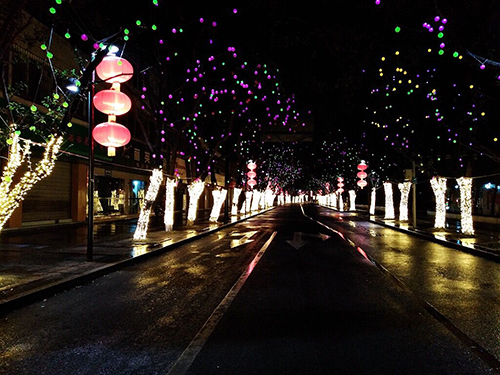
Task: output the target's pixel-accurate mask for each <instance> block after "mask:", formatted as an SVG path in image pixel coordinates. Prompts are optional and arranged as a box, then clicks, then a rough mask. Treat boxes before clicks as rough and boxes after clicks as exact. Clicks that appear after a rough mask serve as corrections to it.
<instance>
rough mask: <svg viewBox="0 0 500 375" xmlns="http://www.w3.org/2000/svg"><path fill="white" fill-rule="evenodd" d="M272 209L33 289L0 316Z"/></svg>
mask: <svg viewBox="0 0 500 375" xmlns="http://www.w3.org/2000/svg"><path fill="white" fill-rule="evenodd" d="M273 208H274V207H271V208H269V209H266V210H262V211H259V212H257V213H255V214H253V215H249V216H245V217H244V218H241V219H238V220H236V221H233V222H230V223H225V224H221V225H219V226H217V228H213V229H208V230H206V229H202V230H201V231H200V233H197V234H196V235H194V236H192V237H189V238H185V239H182V240H179V241H177V242H174V243H171V244H169V245H167V246H164V247H161V248H158V249H155V250H152V251H150V252H148V253H144V254H141V255H138V256H136V257H133V258H129V259H124V260H121V261H119V262H115V263H110V264H106V265H104V266H102V267H98V268H96V269H93V270H90V271H87V272H84V273H82V274H79V275H74V276H70V277H67V278H65V279H62V280H59V281H55V282H52V283H49V284H47V285H44V286H41V287H38V288H35V289H33V290H30V291H28V292H24V293H22V294H20V295H17V296H14V297H12V298H9V299H6V300H5V301H3V302H1V303H0V316H2V315H5V314H7V313H9V312H11V311H13V310H16V309H19V308H21V307H24V306H27V305H30V304H33V303H35V302H37V301H41V300H43V299H45V298H48V297H51V296H53V295H55V294H58V293H61V292H64V291H66V290H69V289H72V288H74V287H76V286H80V285H83V284H87V283H89V282H90V281H93V280H95V279H98V278H99V277H102V276H105V275H107V274H110V273H112V272H115V271H118V270H121V269H123V268H125V267H128V266H131V265H134V264H138V263H140V262H143V261H145V260H148V259H150V258H152V257H154V256H157V255H161V254H164V253H166V252H168V251H169V250H172V249H175V248H177V247H179V246H182V245H185V244H187V243H189V242H192V241H195V240H197V239H200V238H203V237H206V236H208V235H209V234H212V233H215V232H217V231H219V230H222V229H225V228H228V227H230V226H232V225H235V224H238V223H240V222H242V221H245V220H248V219H250V218H253V217H255V216H258V215H261V214H263V213H265V212H267V211H270V210H272V209H273Z"/></svg>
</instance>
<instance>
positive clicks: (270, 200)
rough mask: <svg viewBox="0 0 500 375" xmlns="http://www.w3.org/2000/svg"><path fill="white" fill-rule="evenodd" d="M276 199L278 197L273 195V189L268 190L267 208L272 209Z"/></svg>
mask: <svg viewBox="0 0 500 375" xmlns="http://www.w3.org/2000/svg"><path fill="white" fill-rule="evenodd" d="M274 198H276V195H275V194H273V191H272V190H271V189H267V190H266V192H265V207H266V208H269V207H272V205H273V202H274Z"/></svg>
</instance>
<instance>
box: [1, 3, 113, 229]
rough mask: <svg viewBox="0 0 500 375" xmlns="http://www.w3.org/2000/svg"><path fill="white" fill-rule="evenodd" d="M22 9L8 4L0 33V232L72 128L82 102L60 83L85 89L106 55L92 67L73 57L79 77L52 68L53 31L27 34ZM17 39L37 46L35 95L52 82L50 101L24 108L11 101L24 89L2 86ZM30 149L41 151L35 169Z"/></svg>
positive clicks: (98, 55)
mask: <svg viewBox="0 0 500 375" xmlns="http://www.w3.org/2000/svg"><path fill="white" fill-rule="evenodd" d="M26 3H27V1H18V2H14V1H11V2H8V4H7V7H6V9H7V17H6V18H5V20H4V21H5V22H4V23H3V25H2V27H1V28H0V76H1V79H0V88H1V93H2V95H3V97H4V99H5V100H6V103H7V104H6V106H5V107H3V108H2V109H1V117H2V121H3V122H4V123H5V124H7V126H6V127H4V128H2V129H1V130H0V141H1V142H2V146H6V155H7V163H6V166H5V167H4V169H3V171H2V177H1V187H0V190H1V192H0V199H1V202H2V203H1V204H0V230H1V229H2V228H3V226H4V225H5V223H6V221H7V220H8V219H9V218H10V216H11V215H12V213H13V212H14V210H15V209H16V208H17V207H18V206H19V204H20V203H21V201H22V200H23V199H24V198H25V196H26V195H27V194H28V193H29V191H30V190H31V188H32V187H33V186H34V185H35V184H36V183H38V182H39V181H40V180H42V179H44V178H45V177H47V176H48V175H50V173H51V172H52V170H53V169H54V166H55V161H56V157H57V154H58V152H59V151H60V149H61V146H62V143H63V141H64V138H65V133H66V132H67V131H68V130H69V128H70V127H71V126H72V124H71V120H72V118H73V115H74V114H75V113H76V110H77V108H78V105H79V104H80V103H81V101H82V97H81V96H79V95H70V94H69V93H68V92H67V91H66V90H65V89H64V88H62V87H61V86H60V81H63V80H67V79H68V78H70V76H71V77H72V78H73V79H74V82H76V83H77V84H78V85H79V86H80V87H82V88H86V87H88V86H89V84H90V82H91V79H92V76H91V73H92V72H93V71H94V69H95V67H96V66H97V65H98V64H99V63H100V62H101V60H102V59H103V57H104V56H105V55H106V53H107V50H106V49H105V48H100V47H98V48H97V50H96V51H95V57H94V59H93V60H92V61H84V60H81V59H79V58H78V56H76V55H75V56H74V59H75V64H76V62H80V63H81V64H83V65H82V66H81V68H82V69H81V71H74V72H66V71H60V70H57V68H56V67H54V65H53V64H52V59H53V58H54V52H53V45H52V43H51V42H52V37H51V35H52V33H53V32H54V29H52V30H50V29H47V30H46V34H44V33H35V32H34V31H33V29H32V28H30V27H31V26H32V22H34V20H33V19H32V18H31V17H29V16H27V15H26V14H25V13H24V12H23V9H24V6H25V5H26ZM56 12H57V9H56V7H53V8H50V13H52V16H50V17H53V18H54V19H55V17H56V16H55V14H56ZM19 38H24V39H26V40H31V42H33V43H35V44H36V43H38V45H39V46H40V48H41V50H42V51H43V52H44V53H45V56H46V62H47V64H43V65H41V66H40V80H39V81H38V88H37V90H36V93H38V92H39V91H40V90H39V88H40V82H41V81H42V77H43V76H44V75H45V76H47V77H52V81H53V87H54V91H53V92H52V94H51V95H49V96H42V95H41V94H40V95H35V97H34V98H33V99H32V101H31V103H30V104H27V105H26V102H25V101H24V102H23V101H22V100H19V98H18V96H17V95H19V92H20V91H22V90H23V84H26V83H25V82H24V83H23V82H15V84H16V85H13V86H8V85H7V81H6V77H5V72H6V70H7V67H8V64H9V61H8V59H7V56H8V52H9V51H10V50H11V48H12V45H13V43H15V42H16V41H17V39H19ZM43 38H46V40H47V42H44V41H43V40H42V39H43ZM67 39H68V38H67ZM110 39H111V38H110ZM54 49H56V48H54ZM34 148H40V149H42V151H41V153H42V155H43V156H42V159H41V160H40V161H38V162H36V163H33V162H32V159H31V155H32V153H33V149H34Z"/></svg>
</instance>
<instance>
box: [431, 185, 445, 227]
mask: <svg viewBox="0 0 500 375" xmlns="http://www.w3.org/2000/svg"><path fill="white" fill-rule="evenodd" d="M431 186H432V190H433V191H434V195H435V197H436V218H435V220H434V228H445V227H446V178H444V177H433V178H432V179H431Z"/></svg>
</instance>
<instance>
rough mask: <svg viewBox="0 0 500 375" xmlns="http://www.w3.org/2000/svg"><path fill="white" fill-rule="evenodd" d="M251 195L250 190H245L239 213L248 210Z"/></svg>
mask: <svg viewBox="0 0 500 375" xmlns="http://www.w3.org/2000/svg"><path fill="white" fill-rule="evenodd" d="M252 195H253V193H252V192H251V191H246V192H245V202H244V203H243V206H242V207H241V213H243V214H247V213H249V212H250V205H251V203H252Z"/></svg>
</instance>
